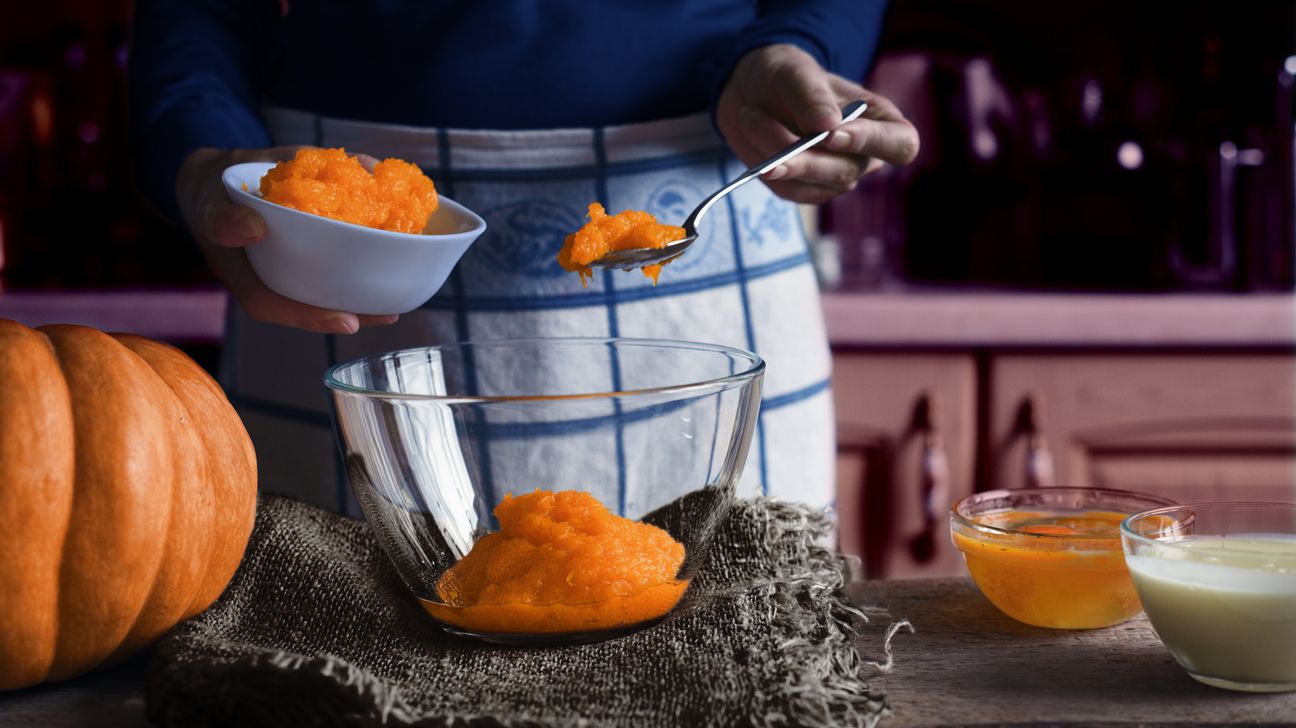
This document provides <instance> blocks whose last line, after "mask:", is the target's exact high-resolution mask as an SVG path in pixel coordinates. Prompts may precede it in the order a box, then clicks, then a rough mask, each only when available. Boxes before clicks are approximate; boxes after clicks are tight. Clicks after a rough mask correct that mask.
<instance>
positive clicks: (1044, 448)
mask: <svg viewBox="0 0 1296 728" xmlns="http://www.w3.org/2000/svg"><path fill="white" fill-rule="evenodd" d="M1017 432H1018V434H1019V435H1021V436H1022V437H1024V438H1026V487H1027V488H1048V487H1050V486H1052V485H1053V484H1054V483H1055V482H1056V478H1055V471H1054V468H1053V453H1051V452H1049V449H1048V438H1046V437H1044V398H1043V397H1041V396H1039V394H1037V393H1035V392H1030V393H1029V394H1027V395H1026V398H1025V399H1023V400H1022V403H1021V407H1020V408H1019V409H1018V410H1017Z"/></svg>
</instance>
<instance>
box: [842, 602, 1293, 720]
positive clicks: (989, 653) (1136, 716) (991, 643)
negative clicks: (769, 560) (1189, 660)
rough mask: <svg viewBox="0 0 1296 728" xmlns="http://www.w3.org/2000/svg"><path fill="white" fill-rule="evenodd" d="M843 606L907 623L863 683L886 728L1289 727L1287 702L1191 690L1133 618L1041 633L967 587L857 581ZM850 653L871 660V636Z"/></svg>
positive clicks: (1287, 698)
mask: <svg viewBox="0 0 1296 728" xmlns="http://www.w3.org/2000/svg"><path fill="white" fill-rule="evenodd" d="M852 596H854V597H856V599H857V600H858V601H859V602H860V603H870V604H876V605H878V606H884V607H887V608H888V609H889V610H890V612H891V614H892V615H894V616H896V617H908V618H909V619H910V621H912V622H913V624H914V633H913V634H912V635H911V634H906V633H905V632H900V633H899V634H897V635H896V636H895V639H894V641H893V643H892V646H893V647H894V650H895V669H894V670H893V671H892V672H891V673H890V674H887V675H883V676H880V677H876V678H873V679H872V680H871V681H870V682H871V684H872V685H873V686H874V687H876V688H877V689H879V690H881V691H882V692H884V693H886V695H887V699H888V700H889V701H890V703H891V706H892V709H893V710H894V711H895V715H893V716H892V717H891V718H888V719H886V720H884V721H883V722H882V725H883V726H885V727H887V728H917V727H918V726H961V725H1005V726H1006V725H1012V726H1058V727H1061V726H1066V727H1067V728H1078V727H1079V726H1113V725H1116V724H1123V725H1138V726H1144V727H1147V726H1166V728H1169V727H1170V726H1225V725H1230V726H1231V725H1250V726H1258V725H1296V693H1285V694H1272V695H1256V694H1249V693H1236V692H1230V691H1227V690H1219V689H1216V688H1211V687H1207V686H1205V685H1202V684H1201V683H1198V682H1197V681H1196V680H1193V679H1192V678H1190V677H1188V674H1187V673H1185V672H1184V671H1183V670H1182V669H1181V668H1180V667H1179V665H1178V664H1176V663H1175V661H1174V658H1172V657H1171V656H1170V653H1169V652H1168V651H1167V650H1166V649H1165V647H1164V646H1163V645H1162V644H1161V642H1160V640H1158V639H1157V637H1156V634H1155V633H1154V632H1153V631H1152V627H1151V626H1150V625H1149V624H1148V622H1147V618H1146V617H1144V616H1143V615H1141V614H1140V615H1139V616H1138V617H1136V618H1134V619H1133V620H1131V621H1129V622H1126V623H1125V624H1122V625H1118V626H1115V627H1108V628H1106V629H1095V630H1084V631H1067V630H1049V629H1040V628H1037V627H1030V626H1027V625H1024V624H1020V623H1018V622H1014V621H1013V620H1011V619H1009V618H1008V617H1006V616H1004V615H1003V614H1002V613H1000V612H999V611H998V610H997V609H995V608H994V606H993V605H991V604H990V602H988V601H986V599H985V598H984V597H982V596H981V593H980V592H978V591H977V590H976V587H975V586H973V585H972V583H971V581H968V580H966V579H932V580H921V581H890V582H863V583H859V584H856V585H854V586H853V593H852ZM880 621H881V622H885V620H880ZM859 648H860V652H861V654H865V655H873V656H874V657H876V656H877V651H878V650H877V645H876V638H874V639H873V640H868V639H865V640H861V642H860V643H859Z"/></svg>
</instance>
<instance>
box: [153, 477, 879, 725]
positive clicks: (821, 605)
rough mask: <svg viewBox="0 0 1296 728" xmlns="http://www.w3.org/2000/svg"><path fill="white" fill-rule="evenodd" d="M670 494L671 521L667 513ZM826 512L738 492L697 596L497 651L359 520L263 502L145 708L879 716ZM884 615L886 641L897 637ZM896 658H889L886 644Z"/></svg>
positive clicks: (692, 717) (796, 721)
mask: <svg viewBox="0 0 1296 728" xmlns="http://www.w3.org/2000/svg"><path fill="white" fill-rule="evenodd" d="M673 507H675V506H674V505H672V506H667V507H666V508H665V509H663V512H662V513H660V514H659V515H660V518H661V519H662V520H667V519H669V518H671V517H672V514H671V513H669V510H670V509H671V508H673ZM828 528H829V526H828V523H827V519H826V518H825V517H824V516H823V515H821V514H818V513H814V512H811V511H809V510H808V509H805V508H803V507H800V506H796V505H791V504H787V503H781V502H777V501H772V500H764V499H762V500H754V501H738V502H736V503H735V505H734V506H733V508H732V509H731V515H730V517H729V518H728V520H727V521H726V522H725V523H724V524H723V525H722V526H721V527H720V528H719V530H718V531H717V533H716V538H715V540H714V542H713V545H712V547H711V552H710V555H709V557H708V560H707V562H706V563H705V564H704V566H703V569H702V571H701V573H700V574H699V576H698V577H697V578H695V579H694V582H693V585H692V587H691V588H690V593H689V595H688V596H686V599H689V600H691V603H690V605H689V606H688V608H686V609H682V610H677V612H676V614H675V615H673V616H672V617H670V618H668V619H667V620H666V621H664V622H662V623H661V624H658V625H657V626H655V627H651V628H649V629H646V630H643V631H640V632H637V633H634V634H632V635H629V636H627V637H622V638H619V639H614V640H609V641H605V642H599V643H594V644H586V645H578V646H564V647H547V648H518V647H495V646H490V645H483V644H478V643H475V642H470V641H467V640H464V639H460V638H457V637H454V636H452V635H449V634H447V633H445V632H442V631H441V630H440V629H439V628H438V627H437V625H436V623H435V622H434V621H433V620H432V619H431V618H430V617H429V616H428V615H427V614H426V613H425V612H424V611H423V610H422V608H421V607H420V606H419V605H418V603H417V602H416V601H415V600H414V598H413V596H412V595H411V594H410V593H409V591H408V590H407V589H406V588H405V586H404V584H403V583H402V582H401V581H400V579H399V577H398V576H397V575H396V573H395V571H394V569H393V568H392V567H390V566H389V565H388V562H387V560H386V558H385V557H384V555H383V553H382V551H381V549H380V548H379V547H378V545H377V543H376V542H375V541H374V539H373V538H372V537H371V536H370V532H369V529H368V527H367V526H366V525H365V524H364V523H362V522H360V521H354V520H350V519H346V518H341V517H338V516H335V515H332V514H329V513H326V512H324V511H321V510H318V509H315V508H312V507H310V506H307V505H304V504H302V503H299V502H296V501H291V500H286V499H282V498H273V497H267V498H263V499H262V501H261V503H260V510H259V512H258V514H257V521H256V528H255V530H254V531H253V534H252V539H251V542H250V543H249V545H248V551H247V555H246V557H245V558H244V561H243V564H242V566H241V567H240V568H239V571H238V573H237V574H236V575H235V577H234V580H233V582H232V583H231V584H230V587H229V588H228V589H227V590H226V592H225V594H224V595H223V596H222V597H221V598H220V599H219V600H218V601H217V602H216V604H215V605H213V606H212V608H211V609H209V610H207V611H206V612H204V613H203V614H201V615H199V616H198V617H195V618H194V619H192V620H190V621H188V622H186V623H184V624H181V625H180V626H178V627H177V628H176V629H175V630H174V631H173V632H172V633H171V634H169V635H168V636H167V637H166V638H165V639H164V640H163V641H162V642H161V643H160V644H159V646H158V648H157V651H156V653H155V655H154V658H153V661H152V663H151V665H150V669H149V679H148V715H149V718H150V719H151V720H152V721H153V722H154V723H156V724H159V725H162V726H185V727H190V726H220V725H236V726H260V725H265V726H269V725H274V726H307V725H376V724H388V725H410V724H416V725H421V726H508V727H510V728H512V727H520V726H590V727H593V726H674V725H682V726H694V725H698V726H703V725H806V726H823V725H834V726H837V725H843V726H853V725H863V726H873V725H876V723H877V721H878V720H880V718H881V717H882V716H884V715H886V714H887V712H888V711H887V707H886V703H885V700H884V698H883V697H882V696H881V695H879V694H877V693H875V692H871V691H870V690H869V687H868V685H867V683H866V682H865V679H864V678H865V676H866V675H865V673H868V672H870V671H873V670H875V669H877V668H879V667H881V668H885V667H886V664H882V665H879V663H878V662H867V661H865V660H864V659H863V658H861V657H860V656H859V655H858V654H857V652H856V650H855V647H854V645H853V641H854V640H855V639H856V630H858V629H873V628H871V627H866V626H865V625H866V620H865V619H864V615H863V614H862V613H861V612H860V611H859V610H857V609H854V608H853V607H850V606H849V605H847V604H846V602H845V600H844V594H843V592H842V586H843V578H844V570H843V564H842V562H841V560H840V559H839V558H838V557H836V556H834V555H833V554H831V553H830V552H829V551H827V550H825V549H824V548H822V547H820V546H818V545H817V543H819V542H821V541H822V540H823V538H824V536H825V534H826V533H827V530H828ZM893 631H894V626H893V628H892V630H889V631H888V632H887V633H886V634H885V635H884V634H882V633H881V631H880V630H878V632H879V633H878V634H877V635H876V636H875V638H874V639H875V640H876V644H877V650H878V652H879V653H882V654H885V653H887V652H889V650H888V649H887V648H886V647H885V642H886V640H889V638H890V634H891V632H893ZM887 662H888V663H889V656H888V658H887Z"/></svg>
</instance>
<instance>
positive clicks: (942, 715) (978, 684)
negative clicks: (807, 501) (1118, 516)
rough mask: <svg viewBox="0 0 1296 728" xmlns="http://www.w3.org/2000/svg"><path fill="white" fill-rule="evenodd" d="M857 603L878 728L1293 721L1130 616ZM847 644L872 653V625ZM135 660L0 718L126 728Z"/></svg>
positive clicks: (1284, 699) (941, 584)
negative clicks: (1216, 683) (1189, 662)
mask: <svg viewBox="0 0 1296 728" xmlns="http://www.w3.org/2000/svg"><path fill="white" fill-rule="evenodd" d="M852 596H853V597H854V598H855V599H856V600H857V601H858V602H859V603H860V604H870V605H880V606H886V607H888V608H889V609H890V611H891V613H892V614H893V615H895V616H897V617H899V616H904V617H908V618H909V619H910V620H911V621H912V622H913V624H914V625H915V632H914V634H906V633H904V632H901V633H900V634H897V635H896V637H895V640H894V643H893V645H894V648H895V669H894V670H892V671H891V672H890V673H889V674H887V675H882V676H878V677H874V678H871V683H872V684H873V686H874V687H876V688H877V689H879V690H881V691H883V692H885V693H886V694H887V697H888V700H889V701H890V703H891V705H892V707H893V709H894V711H895V714H894V715H893V716H891V717H890V718H887V719H886V720H884V721H883V722H882V726H883V728H916V727H918V726H964V725H1013V726H1058V727H1063V726H1065V727H1067V728H1076V727H1078V726H1111V725H1114V724H1125V725H1141V726H1167V727H1168V726H1225V725H1229V726H1232V725H1249V726H1258V725H1296V693H1287V694H1281V695H1249V694H1245V693H1232V692H1227V691H1224V690H1216V689H1214V688H1209V687H1206V686H1205V685H1201V684H1199V683H1197V682H1195V681H1194V680H1192V679H1191V678H1189V677H1188V675H1187V674H1185V673H1184V671H1183V670H1181V669H1179V666H1178V665H1176V664H1175V662H1174V660H1173V659H1171V657H1170V654H1169V653H1168V652H1166V650H1165V648H1164V647H1162V645H1161V643H1160V642H1159V641H1157V638H1156V636H1155V635H1154V634H1153V633H1152V629H1151V628H1150V627H1149V626H1148V624H1147V621H1146V620H1145V619H1143V618H1142V617H1139V618H1136V619H1135V620H1133V621H1131V622H1128V623H1126V624H1123V625H1120V626H1117V627H1110V628H1108V629H1099V630H1090V631H1082V632H1068V631H1055V630H1045V629H1036V628H1033V627H1027V626H1025V625H1020V624H1018V623H1016V622H1013V621H1012V620H1010V619H1008V618H1007V617H1005V616H1003V615H1002V614H1000V613H999V612H998V611H997V610H995V608H994V607H993V606H991V605H990V603H989V602H987V601H986V600H985V599H984V598H983V597H981V595H980V594H979V593H978V592H977V591H976V589H975V588H974V587H973V586H972V585H971V583H970V582H967V581H966V580H963V579H942V580H923V581H892V582H860V583H857V584H855V585H853V586H852ZM883 624H885V620H877V627H878V629H869V630H867V633H866V634H865V635H864V636H863V637H862V638H861V640H860V642H859V648H860V652H861V654H863V655H864V656H865V657H866V658H877V657H880V655H879V654H878V653H879V647H880V641H879V638H880V633H881V631H882V630H881V627H882V626H883ZM145 665H146V660H145V659H144V658H137V659H135V660H133V661H131V662H130V663H127V664H126V665H123V666H121V667H118V668H116V669H113V670H108V671H105V672H102V673H97V674H92V675H89V676H86V677H84V678H81V679H78V680H74V681H72V682H69V683H66V684H61V685H51V686H43V687H38V688H33V689H29V690H22V691H19V692H16V693H11V694H7V695H5V694H0V726H3V727H4V728H10V727H14V728H18V727H20V726H21V727H23V728H25V727H26V726H49V727H50V728H63V727H66V726H103V727H104V728H119V727H120V728H127V727H130V728H135V727H137V726H146V725H148V724H147V721H146V720H145V719H144V685H143V683H144V670H145Z"/></svg>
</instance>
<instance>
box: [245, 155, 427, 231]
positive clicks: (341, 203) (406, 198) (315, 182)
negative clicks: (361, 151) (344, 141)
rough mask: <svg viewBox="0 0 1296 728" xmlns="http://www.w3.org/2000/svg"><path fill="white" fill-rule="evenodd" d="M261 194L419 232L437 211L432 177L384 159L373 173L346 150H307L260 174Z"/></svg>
mask: <svg viewBox="0 0 1296 728" xmlns="http://www.w3.org/2000/svg"><path fill="white" fill-rule="evenodd" d="M261 197H262V198H263V199H265V200H268V201H270V202H273V203H276V204H279V205H283V206H284V207H291V208H293V209H294V210H301V211H302V212H308V213H310V214H312V215H320V216H322V217H330V218H333V219H334V220H341V221H342V222H349V223H352V224H355V225H363V226H365V227H371V228H378V229H380V230H391V231H393V232H398V233H413V234H418V233H421V232H423V229H424V228H425V227H427V222H428V218H429V217H431V216H432V213H434V212H436V209H437V193H436V188H435V187H434V186H433V185H432V180H430V179H428V178H427V176H426V175H424V174H423V171H422V170H420V169H419V168H418V167H416V166H415V165H413V164H410V163H409V162H405V161H402V160H399V159H385V160H383V161H381V162H379V163H378V164H377V166H375V167H374V170H373V174H370V173H369V171H368V170H366V169H365V168H364V167H363V166H361V165H360V161H359V160H358V159H356V158H355V157H351V156H348V155H347V153H346V150H345V149H316V148H307V149H302V150H299V151H298V152H297V155H296V156H295V157H294V158H293V159H292V161H289V162H280V163H278V164H276V165H275V166H274V167H273V168H271V169H270V171H269V172H267V173H266V175H265V176H264V177H262V178H261Z"/></svg>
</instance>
